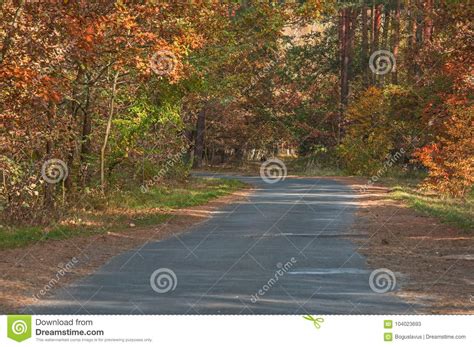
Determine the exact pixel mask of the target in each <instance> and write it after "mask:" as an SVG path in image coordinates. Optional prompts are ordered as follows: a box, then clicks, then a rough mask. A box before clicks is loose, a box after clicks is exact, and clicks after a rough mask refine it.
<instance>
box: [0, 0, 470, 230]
mask: <svg viewBox="0 0 474 347" xmlns="http://www.w3.org/2000/svg"><path fill="white" fill-rule="evenodd" d="M473 17H474V6H472V3H470V1H455V0H426V1H422V0H384V1H381V0H366V1H332V0H328V1H319V0H308V1H159V2H158V1H82V0H81V1H60V0H57V1H46V0H45V1H41V0H38V1H25V0H15V1H8V0H4V1H0V117H1V127H0V130H1V135H0V144H1V152H0V169H1V178H2V182H1V190H0V192H1V195H0V208H1V212H2V219H1V223H2V224H3V225H9V224H11V225H20V224H27V225H48V224H49V223H51V221H57V220H60V219H61V218H64V216H65V215H68V213H70V211H74V210H76V209H82V210H88V211H91V210H100V209H103V208H104V206H108V205H109V204H110V199H111V197H112V196H116V194H132V193H133V194H140V193H143V194H145V193H146V192H147V191H149V190H153V189H159V188H160V187H167V185H169V184H171V183H169V182H180V181H182V180H186V179H187V178H188V177H189V175H190V172H191V170H193V169H196V170H201V169H209V168H212V167H221V168H223V167H232V168H238V167H244V166H246V165H248V163H251V162H254V163H257V165H258V164H259V163H260V162H261V161H264V160H266V159H269V158H273V157H275V158H276V157H279V158H280V159H281V160H282V161H283V162H284V163H285V164H287V166H288V170H290V171H291V170H295V172H302V173H304V172H305V171H308V170H309V171H311V170H313V171H311V172H316V173H317V172H325V171H327V172H331V173H335V174H337V175H353V176H358V177H364V178H365V179H366V180H368V184H369V185H370V184H373V183H374V182H375V181H378V180H381V179H382V177H387V176H388V177H390V176H395V177H401V176H403V177H415V178H417V183H416V189H424V190H425V191H430V192H433V194H436V195H437V196H439V197H440V198H449V199H457V200H458V201H466V200H467V199H468V198H469V196H470V194H472V193H471V189H472V185H473V183H474V142H473V141H474V136H473V129H474V128H473V104H472V101H473V94H472V93H473V86H474V79H473V66H474V64H473V54H472V51H473V46H472V45H473V41H472V40H473V26H472V18H473ZM121 196H122V197H123V195H121ZM126 196H128V195H126Z"/></svg>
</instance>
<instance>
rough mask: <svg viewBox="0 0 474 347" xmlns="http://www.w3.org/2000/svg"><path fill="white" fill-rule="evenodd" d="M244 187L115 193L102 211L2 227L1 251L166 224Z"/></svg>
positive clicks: (205, 184)
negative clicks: (180, 213)
mask: <svg viewBox="0 0 474 347" xmlns="http://www.w3.org/2000/svg"><path fill="white" fill-rule="evenodd" d="M244 186H245V185H244V184H243V183H241V182H240V181H237V180H230V179H204V178H200V179H194V178H193V179H191V180H189V181H188V182H185V183H173V184H168V185H167V186H166V187H158V188H152V189H150V190H149V191H148V192H146V193H143V192H141V191H140V190H138V189H137V190H133V191H127V192H115V193H113V194H111V195H110V197H109V199H108V202H107V207H106V208H105V209H101V210H100V211H99V210H91V211H84V210H77V211H70V213H69V214H68V216H67V217H65V218H62V219H61V220H60V221H58V222H57V223H55V224H52V225H49V226H46V227H44V226H43V227H41V226H0V249H10V248H17V247H24V246H27V245H29V244H31V243H34V242H37V241H40V240H62V239H67V238H70V237H74V236H79V235H81V236H88V235H96V234H100V233H106V232H108V231H111V230H113V231H116V232H117V231H118V232H120V231H123V230H130V227H131V225H132V224H133V225H134V226H136V227H146V226H150V225H156V224H160V223H163V222H164V221H166V220H168V219H169V218H171V217H172V216H173V211H172V210H173V209H179V208H185V207H192V206H198V205H202V204H205V203H207V202H209V201H210V200H212V199H215V198H217V197H220V196H224V195H227V194H230V193H232V192H234V191H236V190H238V189H241V188H243V187H244Z"/></svg>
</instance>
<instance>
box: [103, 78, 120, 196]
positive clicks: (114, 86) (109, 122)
mask: <svg viewBox="0 0 474 347" xmlns="http://www.w3.org/2000/svg"><path fill="white" fill-rule="evenodd" d="M118 75H119V73H118V72H116V73H115V75H114V82H113V84H112V97H111V99H110V109H109V117H108V119H107V127H106V129H105V136H104V143H103V144H102V148H101V150H100V186H101V189H102V193H104V192H105V150H106V149H107V142H108V140H109V136H110V129H111V128H112V117H113V115H114V109H115V96H116V95H117V79H118Z"/></svg>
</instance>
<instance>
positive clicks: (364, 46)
mask: <svg viewBox="0 0 474 347" xmlns="http://www.w3.org/2000/svg"><path fill="white" fill-rule="evenodd" d="M368 30H369V28H368V25H367V5H365V4H364V5H363V6H362V43H361V59H360V60H361V64H362V74H363V81H364V86H365V87H368V86H369V60H368V49H369V42H368V34H369V33H368Z"/></svg>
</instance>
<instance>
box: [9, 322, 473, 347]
mask: <svg viewBox="0 0 474 347" xmlns="http://www.w3.org/2000/svg"><path fill="white" fill-rule="evenodd" d="M0 322H1V323H0V332H1V333H2V334H1V337H0V346H16V345H17V343H18V342H21V345H22V346H58V347H59V346H79V345H88V346H116V345H127V344H128V345H133V346H137V347H138V346H158V345H160V346H192V345H196V344H198V345H205V346H209V347H210V346H216V347H217V346H219V347H222V346H238V347H242V346H259V345H261V346H264V345H266V346H272V347H273V346H285V347H286V346H298V345H300V346H307V345H308V344H311V345H312V346H328V345H332V346H335V345H338V346H350V345H353V344H355V345H357V346H391V345H403V346H420V345H426V346H473V345H474V340H473V334H474V333H473V329H472V328H473V327H474V318H473V316H467V315H466V316H402V315H399V316H382V315H380V316H375V315H374V316H355V315H352V316H343V315H328V316H318V315H313V316H291V315H288V316H265V315H253V316H245V315H239V316H230V315H229V316H224V315H223V316H218V315H213V316H192V315H188V316H183V315H179V316H178V315H176V316H146V315H136V316H125V315H124V316H113V315H110V316H107V315H103V316H86V315H84V316H83V315H80V316H79V315H78V316H67V315H64V316H62V315H57V316H55V315H38V316H25V315H16V316H15V315H12V316H2V318H1V320H0ZM15 341H16V342H15ZM321 343H322V344H321Z"/></svg>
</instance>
